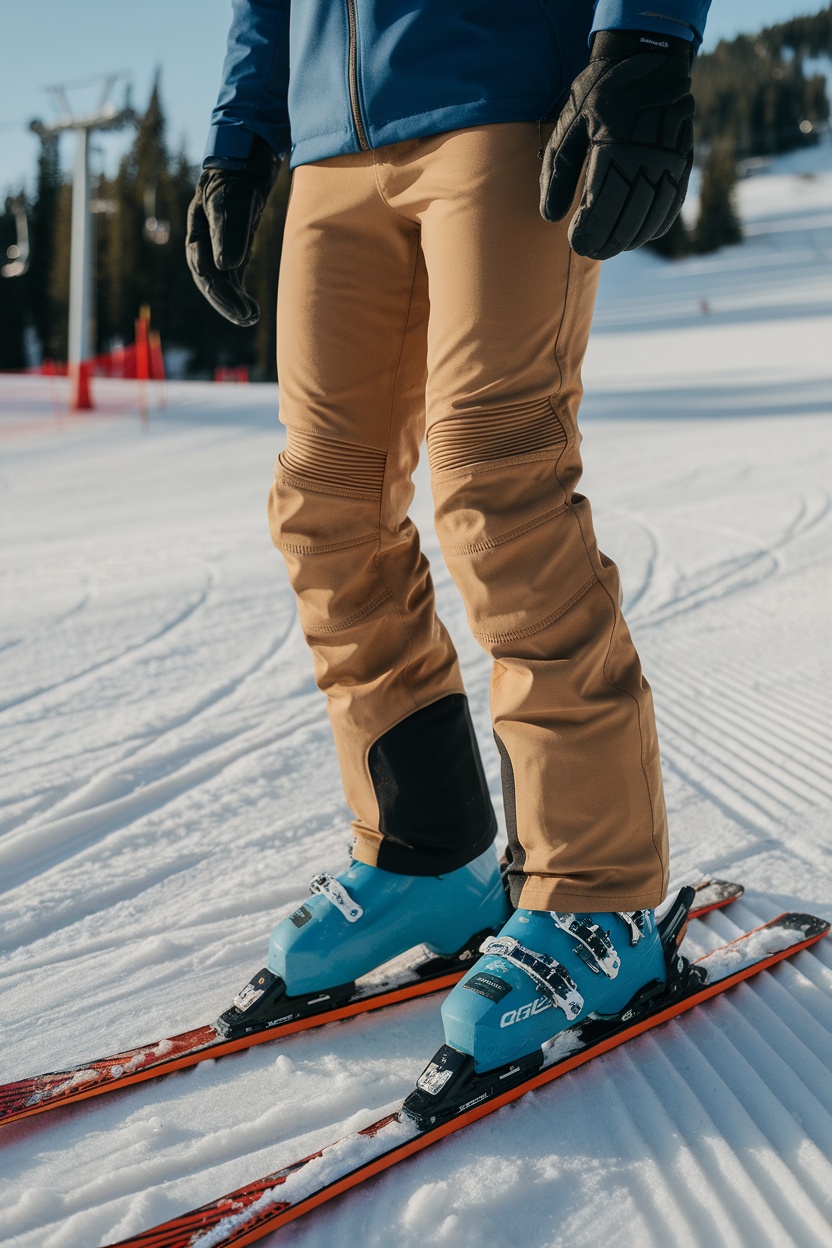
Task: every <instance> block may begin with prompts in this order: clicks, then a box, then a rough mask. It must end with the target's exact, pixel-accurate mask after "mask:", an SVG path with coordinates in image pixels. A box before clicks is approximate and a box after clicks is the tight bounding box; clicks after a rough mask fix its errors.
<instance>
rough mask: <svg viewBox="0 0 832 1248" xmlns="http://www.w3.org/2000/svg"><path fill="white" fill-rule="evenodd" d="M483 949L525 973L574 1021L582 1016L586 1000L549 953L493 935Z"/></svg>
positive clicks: (565, 970) (570, 977)
mask: <svg viewBox="0 0 832 1248" xmlns="http://www.w3.org/2000/svg"><path fill="white" fill-rule="evenodd" d="M480 948H481V951H482V952H483V953H484V954H486V955H488V954H490V955H491V956H492V957H498V958H504V959H505V960H506V962H511V963H512V965H514V966H517V967H519V968H520V970H521V971H525V972H526V974H527V975H528V976H529V978H530V979H532V980H534V982H535V984H536V985H537V987H538V988H539V989H540V990H541V992H543V993H544V994H545V996H547V997H548V998H549V1000H550V1001H551V1002H552V1004H553V1005H556V1006H557V1007H558V1009H561V1010H563V1012H564V1014H565V1015H566V1017H567V1018H568V1019H569V1021H570V1022H572V1020H573V1019H575V1018H576V1017H577V1016H578V1014H580V1012H581V1010H582V1009H583V1004H584V999H583V997H582V996H581V994H580V992H579V991H578V985H577V984H576V983H575V981H574V979H573V978H572V976H571V975H570V974H569V972H568V971H567V969H566V967H564V966H561V964H560V962H557V961H556V960H555V959H554V958H550V957H549V956H548V954H545V953H535V952H534V950H533V949H527V948H526V947H525V945H521V944H520V941H519V940H515V938H514V937H513V936H490V937H489V938H488V940H486V941H484V943H483V944H482V945H481V947H480Z"/></svg>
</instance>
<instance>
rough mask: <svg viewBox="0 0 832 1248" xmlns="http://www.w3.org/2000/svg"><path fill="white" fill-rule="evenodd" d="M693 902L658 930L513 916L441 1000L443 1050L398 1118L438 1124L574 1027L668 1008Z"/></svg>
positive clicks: (682, 970)
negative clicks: (663, 1006)
mask: <svg viewBox="0 0 832 1248" xmlns="http://www.w3.org/2000/svg"><path fill="white" fill-rule="evenodd" d="M694 896H695V894H694V891H693V889H691V888H687V889H683V890H682V892H681V893H680V894H679V897H678V898H677V899H676V901H675V902H674V904H673V906H672V907H671V908H670V910H669V911H668V913H667V914H666V915H665V917H664V918H663V919H662V921H661V924H657V922H656V916H655V914H654V912H653V911H652V910H637V911H635V912H634V913H630V914H623V913H622V914H617V913H592V914H565V913H559V912H558V913H555V912H552V911H549V910H516V911H515V912H514V914H513V915H512V916H511V918H510V919H509V920H508V922H507V923H506V924H505V926H504V927H503V929H502V931H501V932H500V934H499V935H498V936H495V937H490V938H488V939H487V940H486V941H485V942H484V943H483V945H482V951H483V954H484V956H483V957H482V958H480V959H479V961H478V962H476V963H475V964H474V966H472V967H471V968H470V970H469V971H467V973H466V974H465V976H464V977H463V978H462V979H461V980H460V982H459V983H458V984H456V986H455V987H454V988H453V990H452V992H451V993H450V995H449V996H448V997H447V998H446V1000H445V1002H444V1004H443V1006H442V1022H443V1025H444V1028H445V1044H443V1045H442V1047H441V1048H440V1049H439V1050H438V1052H437V1053H436V1054H435V1055H434V1057H433V1060H432V1061H431V1062H430V1064H429V1065H428V1066H427V1068H426V1069H425V1070H424V1071H423V1072H422V1074H421V1076H420V1077H419V1080H418V1081H417V1084H416V1088H415V1089H414V1091H413V1092H412V1093H411V1094H410V1096H409V1097H408V1098H407V1100H406V1101H405V1104H404V1109H405V1112H406V1113H407V1114H408V1115H409V1116H410V1117H411V1118H413V1119H414V1120H415V1121H416V1122H417V1123H418V1124H419V1126H420V1127H421V1128H423V1129H426V1128H427V1127H429V1126H432V1125H435V1124H436V1123H439V1122H442V1121H445V1120H447V1119H449V1118H452V1117H454V1116H455V1115H457V1114H459V1113H463V1112H464V1111H465V1110H466V1109H468V1108H470V1107H471V1106H473V1105H477V1104H480V1103H481V1102H483V1101H486V1100H489V1099H491V1098H493V1097H495V1096H499V1095H500V1093H501V1092H505V1091H507V1090H508V1089H509V1088H511V1087H514V1086H515V1085H517V1084H520V1083H523V1082H524V1081H526V1080H528V1079H530V1078H532V1077H533V1076H534V1074H535V1073H536V1072H537V1071H538V1070H539V1069H540V1068H541V1067H542V1066H543V1064H544V1061H545V1053H546V1051H547V1050H548V1049H549V1048H550V1047H552V1046H551V1045H550V1042H554V1046H555V1047H557V1044H558V1040H557V1038H558V1037H559V1036H560V1035H561V1033H563V1032H564V1031H566V1030H567V1029H569V1028H572V1027H574V1026H575V1024H581V1023H584V1022H585V1020H588V1019H589V1018H590V1016H592V1022H590V1023H589V1024H588V1026H589V1027H591V1028H600V1029H602V1030H604V1029H608V1028H609V1027H612V1028H614V1027H615V1026H616V1023H615V1022H611V1023H610V1022H609V1021H607V1022H604V1021H602V1020H617V1019H619V1018H621V1017H622V1016H623V1017H625V1018H628V1019H629V1018H633V1017H636V1016H637V1013H638V1011H639V1010H641V1009H644V1010H650V1009H652V1008H655V1006H656V1004H657V1002H658V1001H664V1000H669V999H671V998H672V996H673V995H674V994H675V993H676V992H677V991H679V990H681V987H682V985H683V984H684V983H685V982H686V976H687V975H689V974H692V973H693V972H692V969H691V968H690V966H689V964H688V963H687V962H686V961H685V960H684V959H683V958H682V957H681V956H680V955H679V953H678V943H679V941H680V940H681V937H682V934H683V932H684V926H685V923H686V921H687V916H688V912H689V910H690V906H691V903H692V901H693V898H694ZM583 1030H586V1029H585V1028H584V1029H582V1028H580V1027H579V1028H578V1029H577V1031H583ZM576 1035H577V1032H576ZM566 1040H567V1038H566V1037H565V1036H564V1037H563V1041H564V1043H566Z"/></svg>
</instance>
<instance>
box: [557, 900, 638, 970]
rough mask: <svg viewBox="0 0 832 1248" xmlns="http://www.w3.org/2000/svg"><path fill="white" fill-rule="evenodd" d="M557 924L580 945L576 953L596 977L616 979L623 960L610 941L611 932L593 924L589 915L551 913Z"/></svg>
mask: <svg viewBox="0 0 832 1248" xmlns="http://www.w3.org/2000/svg"><path fill="white" fill-rule="evenodd" d="M549 913H550V914H551V915H552V918H553V919H554V920H555V924H556V925H557V926H558V927H559V928H560V930H561V931H562V932H566V934H567V936H574V938H575V940H577V941H578V942H579V943H578V945H577V947H576V949H575V953H576V954H577V955H578V957H579V958H580V959H581V961H582V962H585V963H586V965H587V966H588V967H589V969H590V970H591V971H592V973H593V974H594V975H598V974H599V973H600V972H603V973H604V975H606V977H607V979H615V977H616V976H617V975H618V972H619V970H620V969H621V958H620V957H619V956H618V952H617V950H616V949H615V946H614V945H613V943H612V940H611V939H610V934H609V932H605V931H604V929H603V928H602V927H601V926H600V925H599V924H598V923H593V922H592V920H591V919H590V917H589V915H587V914H557V913H555V911H554V910H551V911H550V912H549Z"/></svg>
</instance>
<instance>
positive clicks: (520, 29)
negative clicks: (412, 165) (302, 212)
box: [206, 0, 710, 168]
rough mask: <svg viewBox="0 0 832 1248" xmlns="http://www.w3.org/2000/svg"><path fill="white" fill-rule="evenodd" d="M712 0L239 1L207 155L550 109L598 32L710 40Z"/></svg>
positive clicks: (397, 135)
mask: <svg viewBox="0 0 832 1248" xmlns="http://www.w3.org/2000/svg"><path fill="white" fill-rule="evenodd" d="M709 6H710V0H653V3H648V2H646V0H232V8H233V20H232V24H231V31H230V33H229V37H228V51H227V54H226V58H225V65H224V67H223V80H222V86H221V88H220V94H219V99H218V101H217V105H216V107H215V109H214V112H213V116H212V126H211V131H210V134H209V138H208V146H207V149H206V159H210V160H211V161H212V162H213V163H222V164H225V165H227V166H228V167H231V168H233V167H235V165H238V164H239V163H240V162H242V161H245V159H246V158H247V157H248V154H249V151H250V148H251V142H252V138H253V136H254V135H259V136H260V137H261V138H262V139H265V141H266V142H267V143H268V144H269V146H270V147H271V148H272V149H273V150H274V151H275V152H276V153H278V155H284V154H285V153H286V152H288V151H289V150H290V148H291V161H292V165H302V164H308V163H309V162H310V161H314V160H323V159H325V158H326V157H328V156H341V155H346V154H347V153H349V152H358V151H361V150H367V149H370V148H376V147H382V146H384V145H385V144H387V143H398V142H401V141H402V140H404V139H414V138H420V137H423V136H425V135H429V134H439V133H441V132H443V131H446V130H457V129H460V128H462V127H465V126H478V125H484V124H489V123H496V122H509V121H537V120H538V119H540V118H545V117H550V116H554V115H555V113H556V110H557V109H558V108H559V106H560V105H561V104H562V103H563V101H564V99H565V96H566V93H567V92H568V90H569V87H570V85H571V83H572V80H573V79H574V78H575V76H576V75H577V74H578V73H580V71H581V70H582V69H583V68H584V66H585V65H586V64H587V61H588V59H589V51H588V41H589V36H590V34H591V33H592V32H594V31H596V30H649V31H654V32H655V33H657V34H668V35H676V36H681V37H682V38H684V39H690V40H692V41H693V42H694V43H695V44H696V45H698V44H699V43H700V42H701V39H702V33H703V31H704V27H705V18H706V16H707V12H708V8H709Z"/></svg>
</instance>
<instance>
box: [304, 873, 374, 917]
mask: <svg viewBox="0 0 832 1248" xmlns="http://www.w3.org/2000/svg"><path fill="white" fill-rule="evenodd" d="M309 891H310V893H320V894H321V896H322V897H326V899H327V901H331V902H332V904H333V906H335V909H336V910H340V911H341V913H342V914H343V916H344V918H345V919H346V920H347V922H348V923H357V922H358V920H359V919H360V918H361V916H362V915H363V913H364V909H363V907H362V906H360V905H359V904H358V902H357V901H355V900H354V899H353V898H352V897H350V895H349V893H348V892H347V890H346V889H345V888H344V885H343V884H342V883H341V881H340V880H337V879H336V878H335V876H334V875H329V874H328V873H327V872H326V871H324V872H323V873H322V874H321V875H316V876H315V878H314V879H313V880H311V881H310V883H309Z"/></svg>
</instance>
